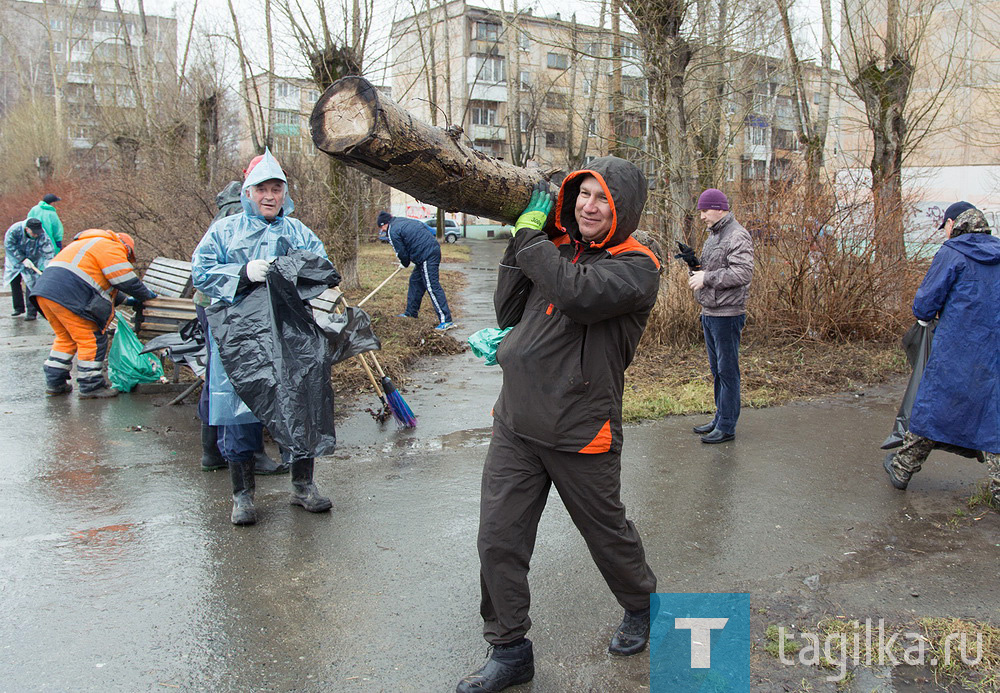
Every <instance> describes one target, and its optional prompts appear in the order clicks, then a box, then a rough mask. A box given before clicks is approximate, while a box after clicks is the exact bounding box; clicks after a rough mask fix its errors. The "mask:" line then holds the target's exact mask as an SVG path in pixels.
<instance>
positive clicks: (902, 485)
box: [882, 452, 913, 491]
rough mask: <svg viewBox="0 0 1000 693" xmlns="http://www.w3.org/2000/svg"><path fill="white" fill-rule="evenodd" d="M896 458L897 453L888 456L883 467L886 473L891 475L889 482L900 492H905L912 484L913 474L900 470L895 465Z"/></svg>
mask: <svg viewBox="0 0 1000 693" xmlns="http://www.w3.org/2000/svg"><path fill="white" fill-rule="evenodd" d="M895 456H896V453H894V452H889V453H888V454H886V456H885V461H884V462H882V466H883V467H884V468H885V473H886V474H888V475H889V482H890V483H891V484H892V485H893V486H895V487H896V488H898V489H899V490H900V491H905V490H906V487H907V486H908V485H909V484H910V479H911V478H912V477H913V474H912V473H911V472H907V471H905V470H903V469H899V468H898V467H897V466H896V465H894V464H893V463H892V460H893V458H894V457H895Z"/></svg>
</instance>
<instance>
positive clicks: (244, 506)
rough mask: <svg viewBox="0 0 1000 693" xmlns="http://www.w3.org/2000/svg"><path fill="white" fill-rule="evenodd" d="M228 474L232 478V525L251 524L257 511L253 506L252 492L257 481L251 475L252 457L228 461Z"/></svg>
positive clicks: (255, 518) (255, 520)
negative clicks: (238, 460)
mask: <svg viewBox="0 0 1000 693" xmlns="http://www.w3.org/2000/svg"><path fill="white" fill-rule="evenodd" d="M229 475H230V477H231V478H232V480H233V514H232V516H231V517H230V520H232V522H233V524H234V525H252V524H254V523H255V522H257V511H256V510H255V509H254V507H253V492H254V489H256V487H257V482H256V480H255V479H254V476H253V458H252V457H251V458H249V459H246V460H244V461H243V462H233V461H231V460H230V461H229Z"/></svg>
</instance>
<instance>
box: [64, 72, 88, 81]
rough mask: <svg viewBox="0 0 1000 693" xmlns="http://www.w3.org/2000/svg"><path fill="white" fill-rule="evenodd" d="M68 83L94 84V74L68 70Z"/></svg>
mask: <svg viewBox="0 0 1000 693" xmlns="http://www.w3.org/2000/svg"><path fill="white" fill-rule="evenodd" d="M66 83H67V84H93V83H94V75H88V74H87V73H86V72H67V73H66Z"/></svg>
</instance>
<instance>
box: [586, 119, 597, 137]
mask: <svg viewBox="0 0 1000 693" xmlns="http://www.w3.org/2000/svg"><path fill="white" fill-rule="evenodd" d="M587 134H588V135H590V136H591V137H597V119H596V118H591V119H590V124H589V125H588V126H587Z"/></svg>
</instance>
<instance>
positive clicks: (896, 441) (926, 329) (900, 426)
mask: <svg viewBox="0 0 1000 693" xmlns="http://www.w3.org/2000/svg"><path fill="white" fill-rule="evenodd" d="M936 327H937V320H931V321H930V322H929V323H928V324H927V325H921V324H920V323H919V322H915V323H913V326H912V327H911V328H910V329H908V330H907V331H906V334H904V335H903V339H902V346H903V350H904V351H905V352H906V360H907V361H908V362H909V364H910V367H911V368H913V374H912V375H910V382H909V383H907V385H906V392H904V393H903V402H902V403H901V404H900V405H899V412H898V413H897V414H896V421H895V422H894V423H893V426H892V433H890V434H889V437H888V438H886V439H885V442H884V443H882V449H883V450H891V449H893V448H898V447H900V446H901V445H902V444H903V434H904V433H906V432H907V431H909V430H910V414H911V412H912V411H913V403H914V402H915V401H916V399H917V390H918V389H919V388H920V380H921V378H923V375H924V368H925V367H926V366H927V360H928V359H929V358H930V356H931V343H932V342H933V341H934V328H936ZM934 449H935V450H946V451H948V452H953V453H955V454H956V455H961V456H963V457H978V456H979V453H978V452H977V451H976V450H970V449H969V448H963V447H961V446H960V445H952V444H950V443H940V442H935V443H934Z"/></svg>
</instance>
